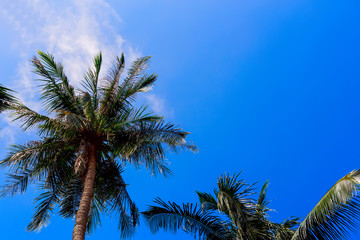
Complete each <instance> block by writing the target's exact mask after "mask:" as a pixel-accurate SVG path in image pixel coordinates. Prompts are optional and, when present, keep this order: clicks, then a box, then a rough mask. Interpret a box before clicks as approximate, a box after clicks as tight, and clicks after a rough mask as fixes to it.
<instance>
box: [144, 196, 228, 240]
mask: <svg viewBox="0 0 360 240" xmlns="http://www.w3.org/2000/svg"><path fill="white" fill-rule="evenodd" d="M154 202H155V203H156V204H157V205H158V206H149V209H148V210H147V211H145V212H143V213H142V214H143V215H144V217H145V219H146V221H147V223H148V224H149V226H150V230H151V232H153V233H156V232H158V231H159V230H160V229H164V230H165V231H171V232H173V233H176V232H177V230H178V229H180V228H182V229H183V230H184V231H185V232H189V233H191V234H192V235H193V236H195V237H196V236H198V237H199V238H202V237H204V238H206V239H228V238H227V237H228V236H229V231H228V229H227V228H226V226H225V225H224V222H223V221H222V220H221V219H220V218H218V217H216V216H213V215H211V214H210V213H209V212H204V211H202V209H201V208H199V207H198V206H197V205H196V204H195V205H193V204H183V205H182V206H179V205H177V204H176V203H172V202H168V203H166V202H164V201H163V200H161V199H160V198H156V199H155V201H154Z"/></svg>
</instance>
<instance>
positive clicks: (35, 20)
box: [0, 0, 140, 99]
mask: <svg viewBox="0 0 360 240" xmlns="http://www.w3.org/2000/svg"><path fill="white" fill-rule="evenodd" d="M1 16H2V18H3V20H5V22H7V23H8V24H9V25H10V26H11V27H12V28H13V29H14V32H15V35H16V39H14V41H13V47H14V48H16V49H18V51H19V55H20V56H21V57H22V60H21V61H20V65H19V75H20V76H19V77H18V79H19V81H20V82H21V84H20V85H19V84H18V83H17V84H16V86H14V87H15V88H16V89H17V90H19V92H21V93H23V95H24V96H22V98H23V99H29V98H31V97H32V96H31V94H30V95H28V94H29V93H30V92H33V90H34V89H33V88H34V86H33V84H32V82H31V80H30V79H31V78H32V76H31V75H29V73H30V72H31V71H28V70H29V69H28V66H27V65H28V61H29V58H30V57H31V56H32V55H33V54H35V53H36V52H35V51H36V50H37V49H40V50H43V51H48V52H51V53H53V54H54V55H55V57H56V58H57V59H59V60H61V62H62V63H63V64H64V66H65V70H66V72H67V75H68V76H69V77H70V79H72V81H73V83H74V84H78V83H79V82H80V81H81V79H82V75H83V72H84V71H85V70H86V69H87V67H88V66H89V65H91V61H92V58H93V56H95V55H96V54H97V53H99V51H100V50H101V51H102V52H103V55H104V58H105V61H106V60H107V62H108V63H109V62H110V59H112V58H113V57H114V56H115V55H119V54H120V53H121V52H125V54H126V55H127V58H128V59H129V58H130V59H134V58H135V57H136V56H139V55H140V54H139V51H137V50H134V49H133V48H132V47H131V46H130V44H128V43H126V41H125V40H124V38H123V37H122V36H121V35H120V34H119V33H118V32H117V29H118V26H119V25H120V24H121V18H120V17H119V16H118V15H117V13H116V12H115V11H114V10H113V9H112V8H111V6H110V5H109V4H108V3H107V2H106V1H104V0H86V1H84V0H64V1H47V0H18V1H12V0H2V1H0V18H1ZM19 88H21V89H19Z"/></svg>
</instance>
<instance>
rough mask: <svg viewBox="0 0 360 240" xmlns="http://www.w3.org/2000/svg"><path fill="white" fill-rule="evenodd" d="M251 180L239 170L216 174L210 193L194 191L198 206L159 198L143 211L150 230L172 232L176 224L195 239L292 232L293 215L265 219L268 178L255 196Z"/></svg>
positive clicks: (258, 238) (237, 239) (242, 239)
mask: <svg viewBox="0 0 360 240" xmlns="http://www.w3.org/2000/svg"><path fill="white" fill-rule="evenodd" d="M253 187H254V184H247V183H246V181H244V180H243V179H239V174H234V175H233V176H230V175H222V176H221V177H220V178H218V182H217V189H215V190H214V196H213V195H212V194H210V193H202V192H197V195H198V197H199V201H200V207H198V206H197V205H193V204H183V205H182V206H180V205H177V204H176V203H171V202H169V203H166V202H164V201H163V200H161V199H160V198H157V199H156V200H155V203H157V206H150V207H149V210H148V211H146V212H143V215H144V216H145V219H146V221H147V222H148V224H149V226H150V230H151V231H152V232H154V233H155V232H157V231H158V230H159V229H160V228H163V229H164V230H170V231H172V232H176V231H177V229H178V228H180V227H181V228H182V229H184V230H185V231H186V232H189V233H191V234H193V236H195V237H199V239H214V240H220V239H234V240H252V239H254V240H262V239H264V240H267V239H274V236H278V238H277V239H285V238H281V236H284V235H285V234H291V233H292V234H293V233H294V232H295V231H294V227H295V226H296V225H297V224H298V222H297V220H298V219H297V218H289V219H287V220H285V221H284V222H282V223H280V224H275V223H272V222H271V221H269V220H268V219H267V217H268V212H269V211H271V209H269V208H268V204H269V201H267V200H266V193H267V190H268V182H265V183H264V185H263V187H262V189H261V192H260V194H259V196H258V198H257V199H255V198H253V196H254V195H255V191H254V188H253Z"/></svg>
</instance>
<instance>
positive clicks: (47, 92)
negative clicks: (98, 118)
mask: <svg viewBox="0 0 360 240" xmlns="http://www.w3.org/2000/svg"><path fill="white" fill-rule="evenodd" d="M38 54H39V58H40V59H39V58H37V57H35V56H34V57H33V58H32V59H31V62H32V64H33V66H34V67H35V71H34V72H35V73H36V74H38V75H39V76H41V77H42V78H41V79H40V80H41V81H42V82H43V84H42V85H41V86H42V92H41V99H42V100H43V101H44V103H45V108H46V109H47V110H49V111H51V112H52V111H56V110H58V109H62V110H66V111H71V112H74V113H77V114H81V111H80V108H79V100H78V99H77V97H76V95H75V89H74V87H73V86H71V85H70V84H69V82H68V78H67V76H66V75H65V72H64V68H63V66H62V64H61V63H58V62H55V60H54V57H53V56H52V55H51V54H48V53H44V52H41V51H38Z"/></svg>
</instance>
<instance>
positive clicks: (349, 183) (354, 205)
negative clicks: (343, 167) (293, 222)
mask: <svg viewBox="0 0 360 240" xmlns="http://www.w3.org/2000/svg"><path fill="white" fill-rule="evenodd" d="M359 180H360V170H354V171H352V172H350V173H349V174H347V175H345V176H344V177H343V178H341V179H340V180H339V181H337V182H336V183H335V185H334V186H332V187H331V188H330V189H329V191H328V192H327V193H326V194H325V195H324V196H323V197H322V199H321V200H320V201H319V202H318V203H317V204H316V206H315V207H314V208H313V209H312V210H311V212H310V213H309V214H308V215H307V216H306V218H305V219H304V220H303V221H302V223H301V224H300V226H299V228H298V229H297V231H296V233H295V235H294V236H293V238H292V239H293V240H303V239H309V240H311V239H318V238H321V239H329V240H330V239H345V238H347V237H348V236H349V234H350V232H351V231H353V230H355V229H356V228H357V227H358V221H359V220H360V217H359V216H360V199H359V197H358V195H357V192H358V191H359V183H360V181H359Z"/></svg>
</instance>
